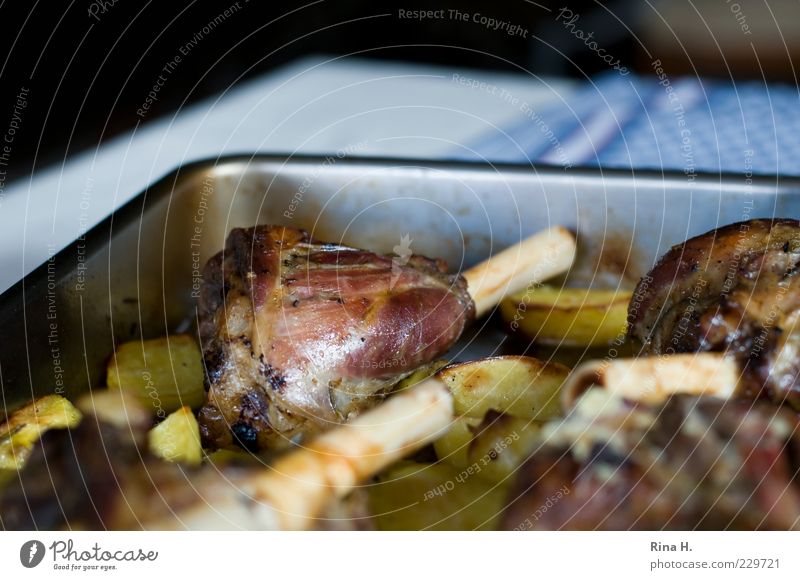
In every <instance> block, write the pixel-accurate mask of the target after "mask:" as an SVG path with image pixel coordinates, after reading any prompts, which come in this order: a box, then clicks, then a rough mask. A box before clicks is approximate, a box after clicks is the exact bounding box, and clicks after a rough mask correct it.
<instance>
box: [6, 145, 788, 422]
mask: <svg viewBox="0 0 800 580" xmlns="http://www.w3.org/2000/svg"><path fill="white" fill-rule="evenodd" d="M772 216H781V217H795V218H800V181H798V180H796V179H791V180H790V179H777V178H766V177H761V178H759V177H752V176H749V175H740V176H736V175H729V176H719V175H716V176H686V175H684V174H682V173H677V174H674V173H658V172H629V171H627V172H626V171H607V170H601V169H570V170H563V169H561V168H553V167H531V166H529V165H526V166H520V165H490V164H473V163H451V162H431V161H415V160H386V159H347V158H339V157H337V156H333V157H327V158H325V157H298V156H291V157H282V156H238V157H225V158H218V159H214V160H210V161H202V162H197V163H192V164H189V165H186V166H183V167H180V168H178V169H176V170H175V171H173V172H172V173H170V174H169V175H167V176H166V177H164V178H162V179H160V180H159V181H157V182H156V183H154V184H153V185H151V186H150V187H148V188H147V189H146V190H145V191H144V192H142V193H141V194H140V195H138V196H137V197H136V198H134V199H133V200H132V201H131V202H130V203H128V204H127V205H125V206H124V207H122V208H121V209H120V210H118V211H116V212H115V213H114V214H113V215H112V216H110V217H109V218H108V219H106V220H105V221H103V222H102V223H101V224H99V225H98V226H96V227H95V228H93V229H92V230H91V231H90V232H89V233H88V234H86V235H85V236H82V237H81V238H80V239H78V240H76V241H75V242H74V243H73V244H71V245H70V246H68V247H67V248H65V249H64V250H62V251H60V252H58V253H57V254H55V255H53V256H52V257H51V258H50V259H49V260H48V261H47V262H46V263H45V264H43V265H42V266H41V267H39V268H38V269H36V270H35V271H33V272H32V273H30V274H29V275H28V276H26V277H25V278H24V279H23V280H21V281H20V282H19V283H17V284H16V285H15V286H13V287H12V288H10V289H9V290H8V291H6V292H5V293H4V294H3V295H2V297H1V298H0V329H2V331H1V332H2V340H0V386H1V387H2V396H3V412H4V413H6V412H8V411H9V410H11V409H13V408H14V407H16V406H18V405H19V404H21V403H23V402H26V401H28V400H30V399H31V397H34V396H41V395H45V394H52V393H59V394H64V395H66V396H68V397H70V396H75V395H76V394H78V393H80V392H82V391H85V390H87V389H90V388H92V387H95V386H97V385H100V384H102V383H103V382H104V379H105V377H104V375H105V365H106V362H107V360H108V358H109V356H110V355H111V354H112V352H113V350H114V347H115V345H118V344H119V343H121V342H123V341H127V340H131V339H135V338H138V337H144V338H150V337H156V336H161V335H164V334H166V333H167V332H174V331H191V329H192V328H194V322H195V297H196V295H197V289H198V284H199V275H200V270H201V269H202V266H203V265H204V264H205V261H206V260H207V259H208V258H209V257H210V256H211V255H213V254H214V253H216V252H217V251H219V249H220V248H221V247H222V246H223V244H224V242H225V237H226V236H227V234H228V232H229V231H230V230H231V228H234V227H246V226H253V225H255V224H257V223H278V224H285V225H290V226H295V227H302V228H305V229H307V230H309V231H310V232H311V233H312V235H313V236H314V237H316V238H318V239H321V240H326V241H343V242H344V243H347V244H350V245H353V246H358V247H363V248H367V249H370V250H373V251H377V252H387V253H389V252H392V251H393V248H394V247H395V246H396V245H398V244H400V243H401V240H403V239H404V237H406V236H407V238H406V240H407V243H408V244H409V245H410V248H411V250H412V251H413V252H415V253H419V254H424V255H428V256H435V257H440V258H443V259H445V260H446V261H447V263H448V264H449V265H450V267H451V268H452V269H453V270H458V269H463V268H467V267H469V266H471V265H472V264H474V263H476V262H478V261H480V260H481V259H483V258H485V257H487V256H489V255H490V254H492V253H493V252H495V251H498V250H500V249H502V248H504V247H506V246H508V245H510V244H513V243H515V242H517V241H519V240H520V239H521V238H523V237H525V236H527V235H529V234H531V233H533V232H535V231H537V230H540V229H542V228H545V227H548V226H550V225H556V224H560V225H564V226H566V227H568V228H570V229H572V230H573V231H574V232H576V233H577V235H578V240H579V248H580V252H579V256H578V260H577V263H576V264H575V267H574V268H573V269H572V271H571V272H570V273H569V275H568V276H567V279H566V281H567V283H575V284H581V285H589V286H595V287H598V286H602V287H609V286H610V287H616V286H622V287H630V286H632V285H633V284H635V283H636V281H637V280H638V278H639V277H640V276H641V275H642V274H643V273H645V272H646V271H647V270H648V269H649V268H650V266H651V265H652V264H653V263H654V261H655V260H656V258H657V257H658V256H659V255H660V254H662V253H663V252H664V251H666V250H667V249H668V248H669V247H670V246H671V245H673V244H676V243H678V242H681V241H682V240H685V239H686V238H687V237H690V236H693V235H696V234H699V233H702V232H705V231H708V230H710V229H712V228H715V227H718V226H720V225H723V224H727V223H732V222H736V221H740V220H743V219H749V218H755V217H772ZM476 328H477V330H473V331H471V333H470V335H469V336H468V337H466V338H465V339H464V340H462V342H461V343H460V344H459V345H457V347H456V350H455V351H454V353H453V358H455V359H466V358H470V357H475V356H480V355H488V354H492V353H496V352H498V350H500V349H501V348H502V343H503V342H504V341H505V338H506V335H505V334H504V333H503V332H501V331H499V330H498V326H497V325H494V324H491V323H483V324H479V325H478V326H477V327H476Z"/></svg>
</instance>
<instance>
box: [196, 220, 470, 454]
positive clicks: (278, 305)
mask: <svg viewBox="0 0 800 580" xmlns="http://www.w3.org/2000/svg"><path fill="white" fill-rule="evenodd" d="M199 313H200V337H201V341H202V349H203V355H204V359H205V364H206V370H207V375H208V397H207V402H206V404H205V406H204V407H203V408H202V409H201V410H200V412H199V415H198V420H199V422H200V427H201V434H202V437H203V442H204V444H205V445H206V446H207V447H210V448H225V447H234V446H239V447H242V448H245V449H248V450H251V451H257V450H260V449H266V448H269V449H275V448H281V447H285V446H287V445H288V444H290V443H291V442H293V441H296V440H297V439H299V438H300V437H301V436H305V435H308V434H311V433H314V432H317V431H321V430H324V429H326V428H328V427H330V426H332V425H334V424H339V423H343V422H346V421H347V420H348V418H349V417H351V416H353V415H354V414H356V413H358V412H359V411H361V410H363V409H365V408H369V407H371V406H372V405H374V404H376V403H378V402H379V401H380V398H381V395H383V394H384V393H386V392H387V390H389V389H390V388H391V387H392V386H393V385H395V384H396V383H397V381H398V380H400V379H402V378H403V377H404V376H406V375H408V374H410V373H411V372H413V371H414V370H415V369H417V368H418V367H420V366H421V365H423V364H425V363H427V362H430V361H432V360H434V359H435V358H437V357H439V356H441V355H442V354H444V353H445V352H446V351H447V350H448V349H449V348H450V347H451V346H452V345H453V343H454V342H455V341H456V340H457V339H458V337H459V336H460V335H461V333H462V331H463V330H464V327H465V326H466V325H467V324H469V323H470V321H471V320H472V319H473V318H474V313H475V306H474V304H473V301H472V299H471V298H470V295H469V294H468V293H467V285H466V282H465V280H464V279H463V278H462V277H461V276H458V275H448V274H447V273H446V270H445V265H444V263H443V262H441V261H437V260H431V259H428V258H424V257H422V256H417V255H412V256H410V257H405V258H398V257H394V258H393V257H392V256H383V255H377V254H374V253H371V252H367V251H364V250H358V249H355V248H350V247H347V246H343V245H339V244H326V243H319V242H316V241H314V240H312V239H311V238H310V237H309V236H308V234H307V233H306V232H304V231H302V230H297V229H292V228H286V227H277V226H276V227H273V226H259V227H256V228H253V229H247V230H245V229H236V230H233V232H232V233H231V234H230V236H229V237H228V241H227V245H226V247H225V249H224V250H223V251H222V252H220V253H219V254H217V255H216V256H214V257H213V258H212V259H211V260H210V261H209V262H208V264H207V266H206V268H205V271H204V286H203V289H202V292H201V298H200V304H199Z"/></svg>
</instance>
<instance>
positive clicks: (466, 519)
mask: <svg viewBox="0 0 800 580" xmlns="http://www.w3.org/2000/svg"><path fill="white" fill-rule="evenodd" d="M504 500H505V490H504V489H503V488H501V487H500V486H497V485H495V484H493V483H490V482H487V481H486V480H484V479H481V478H480V477H474V476H471V475H469V474H468V473H467V472H466V471H460V470H458V469H456V468H454V467H453V466H451V465H449V464H447V463H401V464H398V465H396V466H394V467H392V468H391V469H389V470H388V471H386V472H384V473H383V474H382V475H381V476H380V477H379V483H377V484H375V485H373V486H372V487H370V488H369V507H370V512H371V513H372V515H373V518H374V521H375V524H376V526H377V528H378V529H380V530H493V529H496V527H497V518H498V514H499V512H500V511H501V509H502V507H503V502H504Z"/></svg>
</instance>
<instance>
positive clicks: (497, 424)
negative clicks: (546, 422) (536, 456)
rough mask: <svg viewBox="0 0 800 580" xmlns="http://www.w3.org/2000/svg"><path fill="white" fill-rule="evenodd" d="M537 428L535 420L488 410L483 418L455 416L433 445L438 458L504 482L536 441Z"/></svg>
mask: <svg viewBox="0 0 800 580" xmlns="http://www.w3.org/2000/svg"><path fill="white" fill-rule="evenodd" d="M540 431H541V424H540V423H538V422H535V421H531V420H530V419H520V418H519V417H513V416H511V415H505V414H502V413H497V412H496V411H489V412H488V413H486V416H485V417H484V418H483V420H482V421H481V420H479V419H474V418H472V417H459V418H457V419H456V420H455V421H454V422H453V426H452V427H451V428H450V430H448V432H447V433H445V434H444V435H443V436H442V437H440V438H439V439H438V440H437V441H436V442H434V444H433V445H434V449H435V450H436V456H437V457H438V458H439V460H440V461H444V462H446V463H449V464H451V465H452V466H453V467H455V468H456V469H459V470H463V469H468V470H469V471H470V472H471V473H473V474H475V475H477V476H479V477H481V478H484V479H488V480H490V481H495V482H505V481H506V479H508V476H509V475H511V474H512V473H514V471H515V470H516V469H517V467H519V466H520V465H521V464H522V463H523V462H524V461H525V460H526V459H527V458H528V456H529V455H530V452H531V450H533V449H534V448H535V447H536V445H537V444H538V443H539V441H540Z"/></svg>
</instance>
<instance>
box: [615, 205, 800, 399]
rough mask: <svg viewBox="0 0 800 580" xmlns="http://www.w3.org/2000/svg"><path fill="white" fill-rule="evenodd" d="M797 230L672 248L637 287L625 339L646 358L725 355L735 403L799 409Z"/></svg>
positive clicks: (761, 224)
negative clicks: (734, 373) (737, 371)
mask: <svg viewBox="0 0 800 580" xmlns="http://www.w3.org/2000/svg"><path fill="white" fill-rule="evenodd" d="M799 273H800V222H798V221H796V220H790V219H775V220H767V219H756V220H750V221H747V222H741V223H736V224H732V225H729V226H725V227H722V228H719V229H717V230H714V231H711V232H708V233H706V234H703V235H701V236H698V237H695V238H692V239H690V240H688V241H686V242H685V243H683V244H679V245H677V246H675V247H673V248H672V249H671V250H670V251H669V252H667V253H666V254H665V255H664V256H663V257H662V258H661V259H660V260H659V261H658V263H657V264H656V266H655V267H654V268H653V270H652V271H651V272H650V273H649V275H648V276H646V277H644V278H643V279H642V281H641V282H640V283H639V285H638V287H637V289H636V291H635V292H634V298H633V300H632V301H631V305H630V308H629V312H628V320H629V321H630V322H631V325H630V334H631V335H632V336H633V337H635V338H636V339H638V340H640V341H641V342H642V344H643V351H644V352H645V353H650V354H674V353H680V352H698V351H711V352H724V353H726V354H728V355H730V356H732V357H734V358H735V359H736V360H737V361H738V362H739V363H740V364H741V368H742V370H743V378H742V381H741V393H740V394H741V395H743V396H747V397H759V396H764V397H768V398H770V399H771V400H773V401H775V402H778V403H781V402H788V403H790V404H791V405H793V406H794V407H795V408H797V409H800V380H799V379H798V374H799V373H800V325H798V320H800V275H798V274H799Z"/></svg>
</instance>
